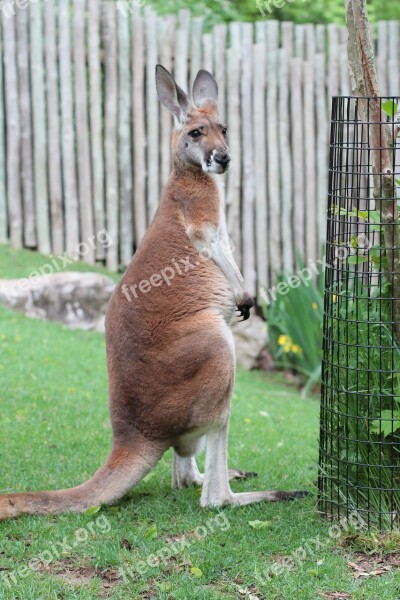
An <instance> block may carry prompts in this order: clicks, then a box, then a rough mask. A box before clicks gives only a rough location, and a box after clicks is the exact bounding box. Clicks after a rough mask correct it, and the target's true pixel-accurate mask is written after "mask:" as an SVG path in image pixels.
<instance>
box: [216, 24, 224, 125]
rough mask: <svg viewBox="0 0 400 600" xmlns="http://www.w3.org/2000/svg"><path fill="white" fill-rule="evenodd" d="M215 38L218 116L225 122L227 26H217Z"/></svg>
mask: <svg viewBox="0 0 400 600" xmlns="http://www.w3.org/2000/svg"><path fill="white" fill-rule="evenodd" d="M213 36H214V46H213V50H214V65H215V66H214V77H215V79H216V80H217V82H218V114H219V117H220V119H221V120H222V121H224V120H225V115H226V107H225V79H226V68H225V52H226V25H225V23H222V24H221V25H216V26H215V27H214V30H213Z"/></svg>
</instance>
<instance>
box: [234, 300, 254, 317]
mask: <svg viewBox="0 0 400 600" xmlns="http://www.w3.org/2000/svg"><path fill="white" fill-rule="evenodd" d="M253 306H254V300H253V299H252V298H246V299H245V300H241V301H240V302H238V304H237V310H238V312H239V313H240V316H241V317H243V318H242V319H240V321H247V319H248V318H249V317H250V309H251V308H253Z"/></svg>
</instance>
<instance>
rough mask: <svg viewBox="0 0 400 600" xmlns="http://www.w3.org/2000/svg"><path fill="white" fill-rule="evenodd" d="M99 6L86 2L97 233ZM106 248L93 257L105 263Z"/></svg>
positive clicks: (100, 193)
mask: <svg viewBox="0 0 400 600" xmlns="http://www.w3.org/2000/svg"><path fill="white" fill-rule="evenodd" d="M100 8H101V6H100V3H99V1H98V0H88V13H89V18H88V68H89V91H90V110H89V117H90V143H91V170H92V188H93V211H94V227H95V231H96V232H99V231H102V230H103V229H104V228H105V225H106V223H105V209H104V157H103V149H104V146H103V104H102V96H103V94H102V91H103V90H102V84H101V56H100ZM105 254H106V253H105V248H104V246H103V245H102V244H96V258H97V259H98V260H104V258H105Z"/></svg>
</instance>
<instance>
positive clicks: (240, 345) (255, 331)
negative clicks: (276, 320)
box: [232, 311, 267, 370]
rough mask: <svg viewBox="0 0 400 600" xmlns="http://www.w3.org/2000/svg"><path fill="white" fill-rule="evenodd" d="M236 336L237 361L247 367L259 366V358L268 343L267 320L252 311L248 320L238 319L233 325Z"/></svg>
mask: <svg viewBox="0 0 400 600" xmlns="http://www.w3.org/2000/svg"><path fill="white" fill-rule="evenodd" d="M232 331H233V335H234V337H235V347H236V361H237V363H238V364H239V365H240V366H242V367H244V368H245V369H248V370H250V369H254V368H256V367H257V366H258V360H257V359H258V358H259V356H260V354H261V352H262V351H263V349H264V348H265V346H266V345H267V330H266V326H265V322H264V321H263V320H262V319H261V317H258V316H257V315H255V314H254V312H253V311H252V313H251V315H250V319H247V321H240V322H238V321H236V320H234V324H233V327H232Z"/></svg>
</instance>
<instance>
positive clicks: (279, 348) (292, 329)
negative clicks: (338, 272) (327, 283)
mask: <svg viewBox="0 0 400 600" xmlns="http://www.w3.org/2000/svg"><path fill="white" fill-rule="evenodd" d="M322 279H323V278H322V277H319V281H318V282H317V285H315V284H314V283H312V282H311V281H308V282H306V283H304V284H303V283H302V284H301V285H299V286H298V287H289V289H288V291H287V293H285V294H277V296H276V300H275V301H273V302H271V304H270V305H269V306H265V307H264V313H265V318H266V321H267V324H268V331H269V339H270V350H271V352H272V355H273V358H274V359H275V362H276V364H277V366H279V367H283V368H286V369H287V368H291V369H294V370H295V371H296V372H298V373H300V374H302V375H303V376H304V378H305V382H306V383H305V387H304V393H307V392H308V391H309V390H310V389H311V388H312V387H313V386H314V385H315V384H318V383H320V380H321V360H322V314H323V300H322V298H323V297H322V287H321V284H322ZM286 281H288V277H287V276H285V275H282V276H280V277H279V279H278V283H279V282H286Z"/></svg>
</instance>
